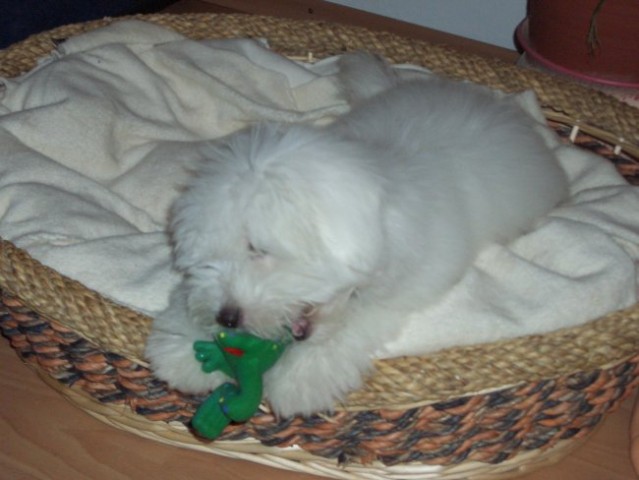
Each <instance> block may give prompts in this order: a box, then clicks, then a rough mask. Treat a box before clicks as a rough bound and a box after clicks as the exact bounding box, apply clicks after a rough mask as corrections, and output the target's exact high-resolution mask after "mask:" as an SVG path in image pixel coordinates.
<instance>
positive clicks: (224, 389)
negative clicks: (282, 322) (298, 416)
mask: <svg viewBox="0 0 639 480" xmlns="http://www.w3.org/2000/svg"><path fill="white" fill-rule="evenodd" d="M289 342H290V339H289V338H284V339H282V340H279V341H275V340H267V339H264V338H259V337H256V336H255V335H251V334H250V333H247V332H242V331H236V330H232V331H227V330H225V331H222V332H220V333H218V334H217V336H216V337H215V340H214V341H198V342H195V343H194V344H193V348H194V349H195V358H196V360H197V361H199V362H201V363H202V370H203V371H204V372H206V373H211V372H213V371H215V370H220V371H222V372H224V373H225V374H226V375H228V376H229V377H231V378H234V379H235V381H236V383H231V382H227V383H224V384H223V385H220V386H219V387H218V388H217V389H215V390H214V391H213V393H211V395H210V396H209V397H208V398H207V399H206V400H205V401H204V402H203V403H202V404H201V405H200V406H199V408H198V409H197V412H195V415H194V416H193V419H192V421H191V425H192V426H193V428H194V429H195V431H196V432H197V433H198V434H200V435H201V436H202V437H204V438H208V439H211V440H213V439H215V438H217V437H218V436H219V435H220V434H221V433H222V431H223V430H224V428H225V427H226V426H227V425H228V424H229V423H231V422H245V421H247V420H248V419H249V418H251V417H252V416H253V415H254V414H255V412H256V411H257V409H258V408H259V406H260V402H261V401H262V388H263V383H262V375H263V374H264V372H266V371H267V370H268V369H269V368H271V367H272V366H273V365H275V362H277V360H278V359H279V358H280V356H281V355H282V353H283V352H284V348H285V347H286V345H287V344H288V343H289Z"/></svg>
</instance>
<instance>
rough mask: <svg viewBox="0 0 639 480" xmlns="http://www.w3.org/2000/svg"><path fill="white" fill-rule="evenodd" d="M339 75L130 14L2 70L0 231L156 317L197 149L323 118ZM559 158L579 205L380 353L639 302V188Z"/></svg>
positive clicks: (535, 326)
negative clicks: (178, 201)
mask: <svg viewBox="0 0 639 480" xmlns="http://www.w3.org/2000/svg"><path fill="white" fill-rule="evenodd" d="M334 68H335V62H334V59H328V60H326V61H323V62H320V63H319V64H316V65H314V66H312V67H311V66H307V65H302V64H298V63H296V62H293V61H289V60H287V59H284V58H282V57H280V56H278V55H275V54H274V53H272V52H270V51H269V50H268V49H267V48H265V47H264V46H262V45H261V44H260V43H259V42H257V41H252V40H226V41H202V42H196V41H192V40H188V39H186V38H184V37H182V36H181V35H179V34H177V33H175V32H171V31H168V30H164V29H162V28H160V27H157V26H154V25H151V24H147V23H142V22H137V21H126V22H121V23H115V24H113V25H111V26H109V27H106V28H104V29H101V30H97V31H93V32H90V33H87V34H84V35H81V36H79V37H75V38H72V39H70V40H69V41H67V42H65V43H64V44H62V46H61V47H60V48H59V50H58V51H57V52H56V53H55V54H54V55H53V56H52V57H51V58H48V59H45V60H44V61H43V62H41V64H40V65H39V66H38V67H37V68H36V69H34V70H33V71H32V72H30V73H28V74H27V75H24V76H22V77H20V78H15V79H0V81H1V82H2V84H3V85H4V89H3V90H0V236H2V237H3V238H5V239H8V240H11V241H13V242H14V243H16V244H17V245H18V246H20V247H22V248H24V249H26V250H27V251H28V252H29V253H30V254H31V255H33V256H34V257H35V258H37V259H39V260H40V261H42V262H43V263H45V264H47V265H50V266H51V267H53V268H55V269H56V270H58V271H59V272H61V273H64V274H66V275H68V276H70V277H72V278H75V279H77V280H79V281H81V282H83V283H84V284H85V285H87V286H88V287H90V288H93V289H95V290H98V291H100V292H101V293H102V294H104V295H105V296H107V297H110V298H112V299H114V300H116V301H117V302H120V303H122V304H125V305H129V306H131V307H132V308H135V309H137V310H139V311H142V312H145V313H148V314H151V315H153V314H154V313H155V312H158V311H160V310H162V309H163V308H164V307H165V306H166V303H167V299H168V292H169V291H170V289H171V288H172V287H173V286H174V285H175V283H176V282H177V280H178V275H177V274H176V273H175V272H174V271H172V270H171V266H170V261H171V257H170V251H169V246H168V239H167V236H166V234H165V231H164V230H165V223H166V217H167V210H168V208H169V205H170V203H171V202H172V200H173V199H174V198H175V196H176V195H177V194H178V192H179V188H180V186H181V185H183V183H184V180H185V178H186V176H187V175H188V172H187V169H188V166H189V165H191V164H192V162H193V161H195V160H197V159H198V158H199V157H200V148H201V146H202V145H203V142H208V141H210V140H211V139H214V138H216V137H219V136H221V135H225V134H228V133H229V132H231V131H233V130H236V129H238V128H240V127H242V126H244V125H246V124H247V123H249V122H251V121H255V120H257V119H272V120H279V121H316V122H324V121H330V119H331V118H333V117H334V116H335V115H337V114H341V113H343V112H345V111H347V109H348V106H347V105H346V104H345V103H344V101H343V100H342V99H341V97H340V94H339V88H338V85H337V81H336V79H335V76H334ZM520 99H521V101H522V103H524V104H525V105H526V106H527V107H526V108H528V109H529V110H530V112H531V114H533V115H539V112H538V108H537V106H536V104H535V103H534V101H533V100H532V99H531V96H530V95H522V96H521V98H520ZM549 142H551V143H552V144H553V145H554V144H555V142H556V139H554V138H549ZM557 155H558V158H559V160H560V162H561V163H562V165H563V166H564V168H565V169H566V171H567V172H568V175H569V177H570V179H571V185H572V194H573V196H572V202H571V204H570V205H568V206H565V207H563V208H561V209H558V210H557V211H556V212H554V213H553V215H552V218H551V219H550V220H549V221H547V222H544V223H543V224H542V225H540V226H539V228H537V229H536V230H535V231H533V232H532V233H530V234H528V235H526V236H524V237H522V238H520V239H519V240H517V241H516V242H514V243H513V244H512V245H509V246H497V245H496V246H492V247H490V248H489V249H487V250H486V251H485V252H484V253H483V254H482V255H481V256H480V257H479V258H478V260H477V261H476V263H475V265H474V267H473V269H472V270H471V271H470V272H469V273H468V275H467V276H466V277H465V278H464V279H463V281H462V282H461V283H460V284H459V285H458V286H457V287H455V288H454V289H453V291H451V292H450V294H449V295H448V296H447V297H446V298H445V299H443V301H442V302H441V303H440V304H439V305H436V306H435V307H434V308H430V309H429V310H428V311H424V312H419V313H418V314H414V315H413V319H414V321H413V322H411V325H410V327H409V328H408V329H407V330H406V331H404V332H400V334H399V337H398V338H396V339H389V342H388V345H387V346H386V348H385V349H384V351H382V352H379V353H380V355H388V356H391V355H401V354H414V353H422V352H425V351H430V350H434V349H438V348H442V347H446V346H451V345H456V344H465V343H474V342H483V341H490V340H496V339H501V338H508V337H513V336H519V335H524V334H531V333H542V332H546V331H549V330H553V329H557V328H560V327H563V326H571V325H576V324H579V323H582V322H585V321H587V320H590V319H592V318H595V317H597V316H600V315H603V314H605V313H607V312H609V311H612V310H615V309H618V308H623V307H626V306H629V305H631V304H633V303H635V302H636V297H637V289H636V284H637V271H636V262H637V259H638V258H639V214H637V212H639V193H638V192H637V189H636V188H634V187H631V186H629V185H627V184H626V183H625V181H624V180H623V179H622V178H621V177H620V176H619V175H618V174H617V173H616V171H615V170H614V168H612V167H611V166H610V165H609V164H608V163H606V162H604V161H602V159H600V158H599V157H597V156H595V155H592V154H589V153H585V152H582V151H580V150H578V149H576V148H574V147H559V146H557Z"/></svg>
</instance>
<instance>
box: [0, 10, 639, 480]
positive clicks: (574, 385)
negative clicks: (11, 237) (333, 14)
mask: <svg viewBox="0 0 639 480" xmlns="http://www.w3.org/2000/svg"><path fill="white" fill-rule="evenodd" d="M143 18H144V19H145V20H148V21H151V22H155V23H158V24H160V25H165V26H168V27H170V28H172V29H175V30H176V31H178V32H181V33H183V34H185V35H188V36H190V37H193V38H224V37H246V36H248V37H260V38H266V39H268V41H269V43H270V44H271V46H272V48H273V49H274V50H275V51H278V52H281V53H284V54H286V55H289V56H295V57H297V56H303V57H307V56H308V55H309V54H312V55H313V56H314V57H316V58H323V57H327V56H330V55H334V54H339V53H342V52H344V51H349V50H356V49H364V48H365V49H370V50H374V51H377V52H379V53H381V54H382V55H384V56H385V57H387V58H389V59H390V60H391V61H393V62H396V63H414V64H421V65H424V66H426V67H428V68H429V69H431V70H433V71H435V72H437V73H443V74H447V75H451V76H453V77H456V78H466V79H469V80H472V81H476V82H478V83H484V84H486V85H488V86H491V87H494V88H500V89H502V90H505V91H520V90H523V89H526V88H533V89H535V91H536V93H537V94H538V96H539V97H540V99H541V101H542V103H543V104H544V106H545V107H546V110H545V113H546V116H547V118H549V119H550V120H552V121H553V122H555V123H554V125H555V128H556V129H557V130H558V131H559V132H560V133H562V134H565V135H566V136H568V137H570V138H571V140H574V141H576V142H578V143H582V144H584V146H585V147H586V148H588V149H591V150H596V151H597V152H598V153H600V154H602V155H604V156H607V157H608V158H610V159H611V160H613V161H615V162H616V163H617V165H618V168H619V169H620V171H622V172H623V173H625V174H626V175H627V177H628V178H630V179H631V180H633V179H634V178H635V177H636V174H637V169H636V165H637V164H636V162H634V161H633V160H632V158H633V157H635V158H636V156H637V151H638V149H637V145H638V144H639V139H638V134H637V130H636V125H637V124H639V115H638V114H637V112H636V111H635V110H633V109H631V108H630V107H628V106H625V105H623V104H621V103H619V102H617V101H615V100H614V99H611V98H609V97H606V96H604V95H601V94H597V93H594V92H591V91H589V90H586V89H583V88H580V87H577V86H575V85H572V84H570V83H565V82H561V81H558V80H555V79H551V78H550V77H547V76H545V75H543V74H539V73H536V72H532V71H526V70H520V69H516V68H514V67H511V66H508V65H504V64H501V63H496V62H491V61H487V60H484V59H481V58H478V57H472V56H467V55H461V54H459V53H457V52H454V51H450V50H448V49H445V48H442V47H436V46H432V45H429V44H426V43H422V42H414V41H410V40H407V39H403V38H400V37H397V36H394V35H390V34H385V33H379V32H377V33H375V32H370V31H367V30H363V29H356V28H351V27H344V26H336V25H327V24H320V23H306V22H293V21H287V20H277V19H272V18H265V17H245V16H224V15H222V16H216V15H184V16H147V17H143ZM109 22H110V21H109V20H105V21H100V22H91V23H87V24H81V25H72V26H68V27H62V28H60V29H56V30H53V31H51V32H47V33H44V34H41V35H37V36H35V37H32V38H30V39H28V40H27V41H25V42H22V43H20V44H17V45H15V46H13V47H11V48H9V49H7V50H5V51H3V52H0V69H1V70H0V74H2V75H6V76H16V75H18V74H20V73H22V72H25V71H27V70H29V69H31V68H32V67H33V66H34V64H35V61H36V60H38V59H39V58H41V57H44V56H46V55H47V54H48V53H49V52H50V51H51V50H52V48H53V46H54V42H55V41H57V40H62V39H65V38H68V37H70V36H73V35H76V34H78V33H81V32H83V31H87V30H92V29H95V28H97V27H99V26H103V25H105V24H107V23H109ZM1 248H2V251H1V255H0V287H1V288H2V298H3V310H4V311H3V315H2V329H3V332H4V334H5V336H7V337H8V338H10V340H11V343H12V345H13V347H14V348H15V349H16V350H17V351H18V353H19V354H20V355H21V356H22V358H24V359H25V360H26V361H27V362H28V363H29V364H30V365H32V366H34V368H36V370H37V371H38V372H39V373H40V374H41V375H42V377H43V378H44V379H45V380H46V381H47V382H48V383H49V384H50V385H52V386H53V387H54V388H56V389H58V390H59V391H61V392H62V393H63V394H64V395H66V396H67V397H69V398H70V399H71V400H72V401H75V402H76V403H77V404H78V405H80V406H81V407H82V408H83V409H85V410H86V411H88V412H89V413H91V414H93V415H95V416H96V417H98V418H101V419H103V420H105V421H108V422H110V423H112V424H114V425H116V426H118V427H120V428H124V429H127V430H130V431H133V432H135V433H137V434H140V435H143V436H147V437H151V438H154V439H157V440H160V441H164V442H168V443H172V444H176V445H180V446H185V447H190V448H196V449H203V450H207V451H214V452H216V453H220V454H224V455H230V456H234V457H238V458H246V459H250V460H253V461H258V462H263V463H268V464H271V465H275V466H280V467H282V468H289V469H294V470H299V471H307V472H314V473H318V474H323V475H328V476H334V477H338V478H340V477H343V478H378V477H386V478H388V477H390V478H406V477H411V476H413V477H414V476H421V477H425V478H464V477H466V476H477V475H496V474H501V473H504V472H518V471H521V470H522V469H526V468H532V467H534V466H536V465H539V464H541V463H545V462H548V461H550V460H553V459H556V458H558V457H560V456H561V455H563V454H564V453H565V452H567V451H568V450H570V449H571V448H572V447H574V446H575V445H577V444H578V443H579V441H580V439H582V438H584V437H585V436H587V435H588V433H590V431H592V429H593V428H594V426H595V425H596V424H597V423H598V422H599V421H600V420H601V418H602V417H603V415H605V414H606V413H607V412H609V411H611V410H613V409H614V408H615V407H616V406H617V405H618V404H619V403H620V402H621V401H622V400H623V398H625V397H626V396H627V395H629V394H630V392H631V391H632V389H633V388H634V387H635V386H636V384H637V374H638V372H639V367H638V366H637V362H638V361H639V355H638V354H639V329H638V328H637V318H638V316H639V312H638V309H637V307H636V306H635V307H630V308H629V309H626V310H623V311H619V312H615V313H612V314H610V315H607V316H605V317H602V318H599V319H597V320H593V321H591V322H589V323H588V324H587V325H586V326H583V327H578V328H571V329H565V330H562V331H559V332H555V333H551V334H546V335H538V336H534V337H528V338H523V339H515V340H510V341H504V342H499V343H493V344H487V345H481V346H474V347H459V348H452V349H449V350H445V351H442V352H439V353H436V354H432V355H429V356H422V357H414V356H412V357H400V358H393V359H388V360H381V361H378V362H377V364H376V372H375V374H374V375H373V376H372V378H371V379H370V380H369V381H368V383H367V384H366V386H365V387H364V388H363V389H362V390H360V391H358V392H355V393H353V394H352V395H351V396H350V397H349V398H348V400H347V402H346V403H345V405H343V406H340V408H338V409H337V411H336V412H335V413H334V414H331V415H317V416H314V417H311V418H301V417H299V418H293V419H288V420H279V419H276V418H274V417H273V416H272V415H270V414H269V412H268V411H267V410H265V411H263V412H261V413H260V414H258V415H257V416H256V417H255V418H254V419H252V420H251V421H250V422H249V423H247V424H245V425H237V426H232V427H229V429H228V430H227V431H226V432H225V434H224V435H223V437H222V438H221V440H220V441H216V442H215V443H213V444H203V443H202V442H200V441H198V440H196V439H195V438H194V437H193V436H192V435H191V434H190V433H189V432H188V430H187V428H186V426H185V423H187V422H188V420H189V418H190V417H191V415H192V414H193V411H194V408H195V406H196V405H197V404H198V402H199V401H201V399H199V398H195V397H187V396H183V395H180V394H178V393H176V392H172V391H168V390H167V389H166V387H165V386H164V385H163V384H162V383H161V382H158V381H157V380H156V379H154V378H153V377H152V376H151V375H150V373H149V371H148V370H147V369H146V365H145V363H144V361H143V360H142V359H141V350H142V345H143V343H144V338H145V336H146V334H147V333H148V328H149V319H148V318H147V317H145V316H144V315H141V314H139V313H136V312H134V311H133V310H131V309H129V308H127V307H125V306H123V305H118V304H116V303H114V302H112V301H110V300H108V299H106V298H104V297H103V296H101V295H99V294H97V293H95V292H94V291H91V290H89V289H87V288H86V287H85V286H84V285H82V284H80V283H78V282H77V281H74V280H71V279H69V278H66V277H64V276H62V275H60V274H59V273H57V272H56V271H53V270H52V269H51V268H48V267H45V266H43V265H42V264H40V263H39V262H37V261H35V260H34V259H33V258H32V257H30V256H29V255H28V254H27V253H26V252H25V251H23V250H21V249H19V248H16V247H15V246H14V245H13V244H11V243H10V242H7V241H4V240H3V241H2V244H1Z"/></svg>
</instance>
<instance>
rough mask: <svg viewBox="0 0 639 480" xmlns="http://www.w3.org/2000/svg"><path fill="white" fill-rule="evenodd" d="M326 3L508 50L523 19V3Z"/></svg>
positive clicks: (452, 0) (439, 0)
mask: <svg viewBox="0 0 639 480" xmlns="http://www.w3.org/2000/svg"><path fill="white" fill-rule="evenodd" d="M329 1H330V2H332V3H339V4H341V5H345V6H348V7H353V8H357V9H359V10H366V11H368V12H372V13H376V14H378V15H383V16H385V17H391V18H395V19H398V20H403V21H405V22H410V23H415V24H418V25H422V26H425V27H429V28H434V29H436V30H442V31H444V32H448V33H453V34H455V35H459V36H462V37H467V38H472V39H474V40H479V41H482V42H486V43H491V44H493V45H499V46H501V47H505V48H510V49H514V48H515V46H514V43H513V32H514V31H515V27H516V26H517V24H518V23H519V22H520V21H521V20H522V19H523V18H524V17H525V16H526V0H329Z"/></svg>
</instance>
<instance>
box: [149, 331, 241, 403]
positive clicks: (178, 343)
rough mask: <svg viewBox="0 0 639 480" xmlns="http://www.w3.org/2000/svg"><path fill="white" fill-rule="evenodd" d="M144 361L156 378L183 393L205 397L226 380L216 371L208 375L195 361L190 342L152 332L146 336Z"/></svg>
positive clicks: (183, 338) (191, 342) (182, 337)
mask: <svg viewBox="0 0 639 480" xmlns="http://www.w3.org/2000/svg"><path fill="white" fill-rule="evenodd" d="M146 357H147V359H148V360H149V362H150V364H151V369H152V370H153V373H154V374H155V376H156V377H157V378H159V379H160V380H163V381H165V382H166V383H167V384H168V385H169V387H171V388H175V389H177V390H180V391H182V392H185V393H208V392H209V391H211V390H214V389H215V388H217V387H218V386H220V385H221V384H222V383H224V382H225V381H227V380H228V377H227V376H226V375H224V374H223V373H222V372H219V371H212V370H213V369H210V370H208V371H210V372H211V373H207V371H204V370H205V369H203V368H202V364H201V363H200V362H199V361H198V360H197V359H196V351H195V349H194V345H193V340H192V339H190V338H188V337H186V336H182V335H176V334H173V333H166V332H163V331H160V330H154V331H153V332H151V334H150V335H149V339H148V341H147V347H146Z"/></svg>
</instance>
